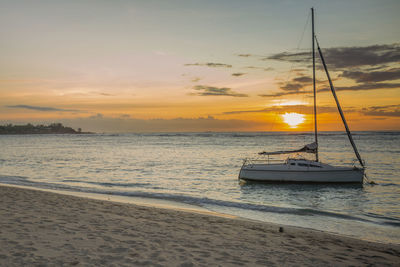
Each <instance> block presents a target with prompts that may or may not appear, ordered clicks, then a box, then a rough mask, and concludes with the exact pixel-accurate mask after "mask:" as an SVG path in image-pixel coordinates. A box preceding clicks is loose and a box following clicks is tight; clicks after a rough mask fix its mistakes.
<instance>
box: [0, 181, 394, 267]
mask: <svg viewBox="0 0 400 267" xmlns="http://www.w3.org/2000/svg"><path fill="white" fill-rule="evenodd" d="M0 198H1V199H0V231H1V234H0V265H1V266H35V265H45V266H47V265H50V266H95V265H97V266H144V265H149V266H218V265H219V266H231V265H246V266H256V265H260V266H261V265H262V266H304V265H307V266H321V265H327V266H338V265H339V266H342V265H352V266H365V265H377V266H378V265H379V266H382V265H387V266H396V265H397V266H399V262H400V245H393V244H379V243H373V242H367V241H363V240H357V239H352V238H348V237H343V236H337V235H332V234H328V233H324V232H319V231H313V230H308V229H301V228H295V227H288V226H281V225H275V224H267V223H260V222H253V221H248V220H244V219H239V218H227V217H223V216H214V215H209V214H201V213H195V212H187V211H182V210H173V209H164V208H157V207H148V206H140V205H132V204H126V203H116V202H111V201H102V200H95V199H88V198H82V197H76V196H68V195H63V194H56V193H52V192H44V191H38V190H29V189H21V188H16V187H11V186H0ZM280 227H283V232H280V231H279V228H280Z"/></svg>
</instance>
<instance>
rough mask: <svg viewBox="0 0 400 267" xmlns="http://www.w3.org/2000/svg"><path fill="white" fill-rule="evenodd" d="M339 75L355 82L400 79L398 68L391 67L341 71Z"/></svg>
mask: <svg viewBox="0 0 400 267" xmlns="http://www.w3.org/2000/svg"><path fill="white" fill-rule="evenodd" d="M339 77H343V78H348V79H352V80H354V81H355V82H357V83H365V82H382V81H392V80H399V79H400V68H392V69H388V70H385V71H372V72H365V71H347V70H345V71H343V72H342V74H340V75H339Z"/></svg>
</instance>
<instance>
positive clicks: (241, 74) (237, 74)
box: [232, 72, 246, 77]
mask: <svg viewBox="0 0 400 267" xmlns="http://www.w3.org/2000/svg"><path fill="white" fill-rule="evenodd" d="M245 74H246V73H242V72H235V73H232V76H236V77H239V76H243V75H245Z"/></svg>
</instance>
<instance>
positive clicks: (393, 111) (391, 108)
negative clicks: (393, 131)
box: [361, 105, 400, 117]
mask: <svg viewBox="0 0 400 267" xmlns="http://www.w3.org/2000/svg"><path fill="white" fill-rule="evenodd" d="M361 112H362V113H363V114H364V115H367V116H382V117H400V105H386V106H372V107H368V108H363V109H362V111H361Z"/></svg>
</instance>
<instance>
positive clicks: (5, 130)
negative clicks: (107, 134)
mask: <svg viewBox="0 0 400 267" xmlns="http://www.w3.org/2000/svg"><path fill="white" fill-rule="evenodd" d="M0 134H90V132H82V129H81V128H78V130H74V129H72V128H71V127H65V126H64V125H62V124H61V123H52V124H49V125H36V126H35V125H33V124H30V123H28V124H26V125H12V124H7V125H0Z"/></svg>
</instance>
